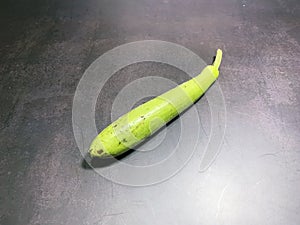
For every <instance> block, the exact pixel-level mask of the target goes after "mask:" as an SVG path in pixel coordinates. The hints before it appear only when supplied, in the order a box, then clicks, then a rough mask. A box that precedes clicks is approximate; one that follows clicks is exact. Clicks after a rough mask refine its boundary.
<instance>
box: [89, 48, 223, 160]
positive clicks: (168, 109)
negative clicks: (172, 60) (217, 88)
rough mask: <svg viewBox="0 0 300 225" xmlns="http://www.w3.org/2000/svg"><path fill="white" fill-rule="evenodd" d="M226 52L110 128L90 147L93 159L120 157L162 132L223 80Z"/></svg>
mask: <svg viewBox="0 0 300 225" xmlns="http://www.w3.org/2000/svg"><path fill="white" fill-rule="evenodd" d="M221 60H222V51H221V50H220V49H218V50H217V55H216V59H215V62H214V63H213V65H209V66H207V67H205V68H204V70H203V71H202V72H201V74H199V75H198V76H196V77H195V78H192V79H191V80H189V81H186V82H185V83H183V84H181V85H179V86H177V87H175V88H173V89H171V90H169V91H167V92H165V93H164V94H162V95H160V96H158V97H156V98H154V99H152V100H150V101H148V102H146V103H144V104H142V105H140V106H138V107H136V108H135V109H133V110H131V111H130V112H128V113H127V114H125V115H123V116H121V117H120V118H119V119H117V120H116V121H115V122H113V123H112V124H110V125H109V126H108V127H106V128H105V129H104V130H103V131H102V132H101V133H100V134H99V135H98V136H97V137H96V138H95V139H94V140H93V142H92V144H91V146H90V150H89V152H90V155H91V157H108V156H117V155H120V154H122V153H124V152H126V151H127V150H129V149H130V148H133V147H134V146H136V145H137V144H139V143H141V142H142V141H143V140H145V139H146V138H147V137H149V136H150V135H152V134H153V133H155V132H156V131H158V130H159V129H160V128H161V127H163V126H164V125H165V124H166V123H168V122H169V121H171V120H172V119H173V118H175V117H176V116H177V115H179V114H180V113H181V112H183V111H184V110H185V109H187V108H188V107H189V106H191V105H192V104H193V103H194V102H195V101H196V100H197V99H199V98H200V97H201V96H202V95H203V94H204V93H205V91H206V90H207V89H208V88H209V87H210V86H211V85H212V84H213V83H214V81H215V80H216V79H217V78H218V76H219V70H218V69H219V66H220V64H221Z"/></svg>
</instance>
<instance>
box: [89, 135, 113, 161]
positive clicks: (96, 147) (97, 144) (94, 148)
mask: <svg viewBox="0 0 300 225" xmlns="http://www.w3.org/2000/svg"><path fill="white" fill-rule="evenodd" d="M89 154H90V156H91V158H95V157H97V158H110V157H112V156H111V155H110V154H108V153H107V152H105V150H104V146H103V145H102V143H101V140H100V138H97V137H96V138H95V139H94V140H93V142H92V144H91V145H90V149H89Z"/></svg>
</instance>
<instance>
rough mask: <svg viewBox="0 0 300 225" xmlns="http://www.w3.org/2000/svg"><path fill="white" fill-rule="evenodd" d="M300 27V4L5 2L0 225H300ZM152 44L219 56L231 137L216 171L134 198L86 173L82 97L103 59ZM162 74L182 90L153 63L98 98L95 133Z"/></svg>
mask: <svg viewBox="0 0 300 225" xmlns="http://www.w3.org/2000/svg"><path fill="white" fill-rule="evenodd" d="M299 15H300V4H299V1H297V0H287V1H284V0H275V1H272V0H253V1H250V0H249V1H247V0H244V1H237V0H222V1H221V0H220V1H217V0H214V1H212V0H199V1H198V0H185V1H182V0H84V1H83V0H47V1H41V0H25V1H21V0H17V1H14V2H11V1H8V0H4V1H1V3H0V29H1V31H0V43H1V44H0V52H1V55H0V74H1V76H0V93H1V94H0V104H1V105H0V151H1V157H0V224H3V225H10V224H12V225H17V224H22V225H23V224H45V225H46V224H47V225H48V224H53V225H54V224H55V225H58V224H65V225H68V224H70V225H71V224H72V225H75V224H78V225H79V224H101V225H106V224H109V225H119V224H128V225H136V224H152V225H153V224H158V225H161V224H180V225H181V224H206V225H207V224H214V225H216V224H231V225H248V224H249V225H250V224H251V225H253V224H257V225H258V224H272V225H284V224H289V225H296V224H299V223H300V215H299V210H300V195H299V187H300V91H299V90H300V74H299V71H300V18H299ZM147 39H157V40H164V41H170V42H174V43H178V44H181V45H183V46H185V47H187V48H189V49H191V50H192V51H193V52H195V53H196V54H198V55H199V56H201V57H202V58H203V59H204V60H205V61H206V62H207V63H210V62H211V57H212V56H213V54H214V53H215V50H216V48H221V49H223V51H224V60H223V63H222V67H221V75H220V78H219V85H220V87H221V88H222V91H223V94H224V97H225V102H226V108H227V129H226V133H225V139H224V143H223V145H222V148H221V152H220V154H219V156H218V157H217V159H216V160H215V161H214V163H213V164H212V165H211V166H210V168H209V169H208V170H206V171H204V172H199V171H198V170H197V160H198V158H197V153H196V155H195V156H194V157H193V159H192V160H191V161H190V163H189V164H188V165H187V166H186V167H185V168H184V169H183V170H182V171H180V172H179V173H178V174H177V175H176V176H174V177H172V178H171V179H169V180H167V181H166V182H163V183H161V184H157V185H153V186H148V187H142V188H133V187H128V186H122V185H118V184H115V183H113V182H110V181H108V180H106V179H104V178H102V177H101V176H99V175H98V174H96V173H94V172H93V171H92V170H87V169H85V168H83V167H82V156H81V154H80V151H79V150H78V147H77V146H76V142H75V140H74V136H73V131H72V99H73V95H74V93H75V90H76V86H77V84H78V82H79V80H80V78H81V76H82V74H83V73H84V71H85V70H86V68H87V67H88V66H89V65H90V63H92V62H93V61H94V60H95V59H96V58H98V57H99V56H100V55H101V54H103V53H105V52H106V51H108V50H109V49H112V48H114V47H116V46H118V45H120V44H124V43H128V42H131V41H138V40H147ZM153 74H156V75H159V76H165V77H169V78H171V77H172V80H174V81H176V82H178V83H180V82H182V81H184V80H185V79H186V75H185V74H184V73H183V72H182V71H179V70H176V69H174V68H172V67H170V66H167V65H162V64H156V63H141V64H137V65H132V66H129V67H128V68H125V69H124V70H122V71H119V72H118V74H116V75H115V78H114V79H112V81H111V82H109V83H108V84H106V85H107V86H106V88H105V90H106V91H105V92H103V93H101V95H100V97H99V101H100V102H101V103H99V104H98V105H97V112H99V114H98V115H97V117H96V118H97V121H98V127H99V129H101V128H103V127H104V126H105V125H108V124H109V122H110V121H109V119H110V113H109V112H110V108H111V104H112V99H113V97H114V96H115V95H116V94H117V93H118V91H119V90H120V89H121V88H122V86H124V85H125V84H126V83H128V82H130V81H132V80H133V79H134V78H136V77H141V76H149V75H153ZM115 81H116V82H115ZM198 104H200V105H201V107H202V108H203V120H204V121H205V117H206V116H207V117H209V108H208V104H207V102H206V101H205V99H203V100H201V101H200V102H199V103H198ZM99 115H101V116H99ZM204 127H205V122H204ZM207 127H208V126H207ZM207 129H208V128H207Z"/></svg>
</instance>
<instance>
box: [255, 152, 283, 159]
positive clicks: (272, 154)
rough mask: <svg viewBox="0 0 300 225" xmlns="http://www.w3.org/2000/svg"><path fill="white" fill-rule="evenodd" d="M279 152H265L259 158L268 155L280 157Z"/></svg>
mask: <svg viewBox="0 0 300 225" xmlns="http://www.w3.org/2000/svg"><path fill="white" fill-rule="evenodd" d="M278 153H279V152H275V153H265V154H262V155H260V156H259V158H263V157H267V156H274V157H278V155H277V154H278Z"/></svg>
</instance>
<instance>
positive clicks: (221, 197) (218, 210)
mask: <svg viewBox="0 0 300 225" xmlns="http://www.w3.org/2000/svg"><path fill="white" fill-rule="evenodd" d="M230 183H231V181H229V182H228V183H227V184H226V185H225V186H224V188H223V190H222V192H221V195H220V198H219V200H218V206H217V212H216V219H218V217H219V215H220V211H221V204H222V201H223V197H224V194H225V191H226V190H227V188H228V187H229V185H230Z"/></svg>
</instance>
